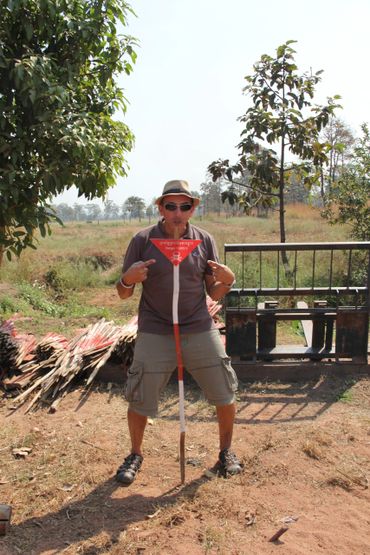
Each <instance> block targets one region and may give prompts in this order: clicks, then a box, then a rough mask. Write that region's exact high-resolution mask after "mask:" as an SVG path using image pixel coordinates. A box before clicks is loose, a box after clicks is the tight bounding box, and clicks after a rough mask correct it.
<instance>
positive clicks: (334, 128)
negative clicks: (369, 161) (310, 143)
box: [320, 116, 355, 202]
mask: <svg viewBox="0 0 370 555" xmlns="http://www.w3.org/2000/svg"><path fill="white" fill-rule="evenodd" d="M322 138H323V140H324V142H325V143H326V144H327V146H328V162H327V164H322V167H321V175H320V194H321V198H322V200H323V201H324V202H325V197H326V195H327V194H330V191H331V188H332V184H333V183H335V181H336V180H337V179H338V177H339V175H340V172H341V170H342V169H343V167H344V165H345V163H346V162H347V161H348V157H349V156H350V153H351V149H352V147H353V144H354V142H355V139H354V136H353V134H352V131H351V130H350V129H349V127H348V126H347V125H346V124H345V123H344V121H342V120H341V119H339V118H336V117H333V116H332V117H330V118H329V122H328V125H327V126H326V128H325V129H324V131H323V133H322Z"/></svg>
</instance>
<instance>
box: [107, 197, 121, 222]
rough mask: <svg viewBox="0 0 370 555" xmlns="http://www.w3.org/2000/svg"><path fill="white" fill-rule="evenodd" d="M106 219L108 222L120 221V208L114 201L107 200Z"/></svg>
mask: <svg viewBox="0 0 370 555" xmlns="http://www.w3.org/2000/svg"><path fill="white" fill-rule="evenodd" d="M104 217H105V219H106V220H118V218H119V206H118V205H117V204H116V203H115V202H113V200H106V201H105V203H104Z"/></svg>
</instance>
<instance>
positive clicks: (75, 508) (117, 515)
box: [0, 475, 209, 555]
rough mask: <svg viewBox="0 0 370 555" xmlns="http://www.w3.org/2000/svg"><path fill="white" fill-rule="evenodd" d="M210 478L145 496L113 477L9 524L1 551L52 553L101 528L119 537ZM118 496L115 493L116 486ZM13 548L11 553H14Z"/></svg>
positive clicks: (96, 551) (112, 539)
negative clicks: (52, 508)
mask: <svg viewBox="0 0 370 555" xmlns="http://www.w3.org/2000/svg"><path fill="white" fill-rule="evenodd" d="M208 480H209V478H207V477H206V476H204V475H203V476H201V477H199V478H198V479H196V480H192V481H191V482H189V483H187V484H185V485H184V486H181V485H179V486H175V487H173V488H172V489H170V490H169V491H167V492H165V493H163V494H161V495H158V496H150V495H149V496H146V495H142V494H140V493H137V492H135V493H130V491H132V489H131V490H130V488H124V487H121V486H120V485H119V484H117V482H116V481H115V479H114V478H110V479H109V480H107V481H106V482H103V483H102V484H99V485H98V486H97V487H96V488H95V489H94V490H93V491H91V492H90V493H89V494H88V495H87V496H86V497H84V498H83V499H80V500H78V501H74V502H71V503H66V504H64V505H63V506H62V507H61V508H60V509H59V510H58V511H56V512H54V513H48V514H45V515H43V516H41V517H32V518H29V519H27V520H25V521H23V522H21V523H20V524H15V525H12V526H11V528H10V531H9V533H8V535H7V536H6V537H5V538H4V539H3V541H0V553H1V554H3V553H9V552H8V551H2V546H3V547H5V548H6V547H8V548H10V549H11V548H12V547H14V548H15V550H16V551H17V552H18V553H19V552H20V551H19V548H22V546H25V545H27V551H26V552H25V551H23V549H22V552H24V553H27V555H38V554H41V553H44V552H45V551H48V552H49V551H50V552H53V551H52V550H54V552H55V554H57V553H61V552H62V550H64V549H66V548H67V547H68V546H70V545H73V544H74V543H77V542H82V541H85V540H88V539H89V538H93V537H94V536H96V535H98V534H99V533H100V532H102V531H104V532H106V533H108V534H109V535H110V543H111V544H114V543H117V542H118V541H119V535H120V534H121V532H123V531H125V530H126V529H127V527H128V526H129V525H130V524H132V523H134V522H141V521H143V520H146V519H147V518H148V515H151V514H153V513H155V512H156V511H157V510H158V509H161V508H162V509H163V508H165V507H168V506H172V505H174V504H175V503H176V502H177V501H178V500H179V499H180V498H184V497H185V498H186V497H187V498H192V497H193V496H194V495H195V493H196V491H197V490H198V488H199V487H200V486H201V485H202V484H203V483H205V482H206V481H208ZM117 489H119V490H120V492H119V493H120V497H118V496H117V497H115V496H114V494H115V492H116V490H117ZM106 549H107V545H106V544H105V546H104V547H102V548H101V550H100V549H99V548H98V547H96V546H93V547H92V550H91V551H86V550H85V551H84V553H90V554H91V555H93V554H94V555H98V554H99V553H101V552H106ZM16 551H14V553H16Z"/></svg>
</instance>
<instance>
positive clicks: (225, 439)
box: [216, 403, 242, 477]
mask: <svg viewBox="0 0 370 555" xmlns="http://www.w3.org/2000/svg"><path fill="white" fill-rule="evenodd" d="M235 410H236V409H235V403H232V404H231V405H221V406H217V407H216V413H217V419H218V428H219V435H220V454H219V461H218V468H219V472H221V473H222V475H223V476H225V477H227V476H230V475H233V474H239V473H240V472H241V471H242V465H241V464H240V462H239V461H238V458H237V457H236V455H235V454H234V453H233V452H232V451H231V450H230V447H231V441H232V438H233V428H234V420H235Z"/></svg>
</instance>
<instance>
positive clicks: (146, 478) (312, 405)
mask: <svg viewBox="0 0 370 555" xmlns="http://www.w3.org/2000/svg"><path fill="white" fill-rule="evenodd" d="M82 392H83V390H82V389H81V390H75V391H73V392H72V393H71V394H69V395H68V396H67V397H66V399H65V400H64V401H63V402H62V403H61V405H60V407H59V410H58V412H56V413H55V414H49V413H47V412H43V411H39V412H37V413H33V414H27V415H24V414H23V413H22V412H21V411H16V412H12V411H11V410H10V407H11V405H12V400H11V399H9V398H8V399H6V398H2V399H1V406H0V422H1V427H0V453H1V467H0V503H8V504H11V505H12V507H13V518H12V526H11V530H10V532H9V534H8V535H7V536H5V537H3V538H0V554H1V555H5V554H6V555H15V554H19V553H22V554H27V555H36V554H37V555H38V554H43V555H51V554H56V553H58V554H59V553H64V554H67V555H71V554H75V553H76V554H77V553H82V554H86V555H98V554H108V553H109V554H113V555H118V554H123V553H125V554H185V553H186V554H187V555H188V554H192V555H193V554H194V555H197V554H204V553H207V554H213V553H214V554H216V553H217V554H219V553H221V554H235V555H236V554H243V555H244V554H245V555H246V554H273V553H280V554H282V553H283V554H284V555H286V554H288V555H289V554H292V555H293V554H294V555H297V554H304V555H306V554H311V553H315V554H317V553H323V554H325V555H331V554H332V555H334V554H335V555H337V554H338V553H340V554H341V555H347V554H348V555H350V554H351V555H352V554H354V553H355V554H356V555H365V554H367V553H369V538H370V510H369V508H370V507H369V501H370V495H369V487H368V486H369V476H370V431H369V430H370V380H369V379H368V378H364V377H359V376H353V378H351V379H350V380H348V378H346V380H344V379H338V378H334V377H331V378H330V377H329V378H328V377H322V378H321V379H320V380H316V381H311V382H305V383H298V384H297V383H296V384H291V383H289V384H285V383H268V382H266V383H253V384H241V390H240V394H239V404H238V413H237V420H236V427H235V436H234V448H235V451H236V452H237V454H238V455H239V456H240V458H241V459H242V461H243V463H244V472H243V474H242V475H240V476H236V477H234V478H231V479H228V480H225V479H222V478H212V477H211V476H212V475H211V474H209V469H210V468H211V467H213V465H214V463H215V462H216V459H217V453H218V440H217V423H216V420H215V418H214V414H213V410H212V408H210V407H209V406H208V405H207V403H206V402H205V401H204V400H203V398H202V395H201V393H200V392H199V390H198V389H196V388H193V387H190V386H187V387H186V396H187V401H186V417H187V434H186V456H187V463H188V464H187V465H186V484H185V486H183V487H180V486H179V482H180V470H179V463H178V439H179V431H178V416H177V389H176V385H175V384H172V385H170V386H169V388H168V390H167V391H166V394H165V397H164V398H163V400H162V403H161V410H160V415H159V417H158V418H157V419H155V420H154V421H153V422H151V423H150V424H149V425H148V428H147V433H146V437H145V454H146V456H145V460H144V464H143V468H142V471H141V472H140V474H139V476H138V479H137V480H136V481H135V483H134V484H133V485H132V486H131V487H129V488H122V487H120V486H119V485H118V484H116V482H115V481H114V474H115V471H116V468H117V466H118V465H119V464H120V463H121V462H122V459H123V457H124V456H125V455H126V454H127V452H128V449H129V438H128V430H127V420H126V414H125V413H126V406H125V401H123V398H122V388H121V387H119V386H114V385H113V386H111V385H108V387H107V386H106V385H102V384H99V385H98V386H96V387H95V389H94V390H93V391H92V392H91V393H90V395H89V397H88V399H87V400H86V401H85V402H83V403H81V401H80V397H81V393H82ZM20 447H28V448H30V449H31V451H30V453H29V454H28V455H26V456H25V457H20V458H16V457H15V455H14V454H13V449H14V448H20ZM282 526H287V527H288V531H287V532H286V533H285V534H284V535H282V536H281V538H280V540H277V541H276V542H273V543H272V542H269V541H268V540H269V538H271V536H272V535H273V534H274V533H275V532H276V531H277V530H279V528H281V527H282Z"/></svg>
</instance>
